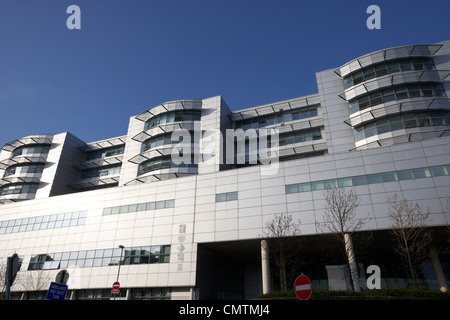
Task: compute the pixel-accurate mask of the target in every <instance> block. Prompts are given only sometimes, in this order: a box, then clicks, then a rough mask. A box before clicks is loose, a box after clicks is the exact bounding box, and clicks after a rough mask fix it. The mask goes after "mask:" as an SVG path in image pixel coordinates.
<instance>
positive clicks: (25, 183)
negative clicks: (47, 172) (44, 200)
mask: <svg viewBox="0 0 450 320" xmlns="http://www.w3.org/2000/svg"><path fill="white" fill-rule="evenodd" d="M38 186H39V181H38V180H36V178H18V179H17V182H11V183H10V184H8V185H4V186H1V187H0V203H6V202H14V201H19V200H28V199H33V198H34V196H35V194H36V191H37V189H38Z"/></svg>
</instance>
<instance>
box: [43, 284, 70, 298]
mask: <svg viewBox="0 0 450 320" xmlns="http://www.w3.org/2000/svg"><path fill="white" fill-rule="evenodd" d="M67 289H68V286H67V285H66V284H62V283H56V282H52V283H51V284H50V288H48V292H47V298H46V299H47V300H64V299H65V298H66V293H67Z"/></svg>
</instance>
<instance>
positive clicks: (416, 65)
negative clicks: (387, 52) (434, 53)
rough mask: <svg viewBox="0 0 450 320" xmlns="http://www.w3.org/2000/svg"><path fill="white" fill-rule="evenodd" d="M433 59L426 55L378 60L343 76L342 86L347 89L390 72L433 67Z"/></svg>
mask: <svg viewBox="0 0 450 320" xmlns="http://www.w3.org/2000/svg"><path fill="white" fill-rule="evenodd" d="M434 68H435V66H434V62H433V59H431V58H428V57H423V58H422V57H419V58H402V59H396V60H391V61H384V62H380V63H377V64H374V65H371V66H368V67H365V68H362V69H360V70H358V71H356V72H354V73H352V74H349V75H347V76H345V77H344V79H343V82H344V88H345V89H348V88H350V87H352V86H355V85H357V84H359V83H361V82H363V81H367V80H370V79H373V78H375V76H377V77H381V76H384V75H386V74H392V73H396V72H400V71H412V70H425V69H429V70H431V69H434Z"/></svg>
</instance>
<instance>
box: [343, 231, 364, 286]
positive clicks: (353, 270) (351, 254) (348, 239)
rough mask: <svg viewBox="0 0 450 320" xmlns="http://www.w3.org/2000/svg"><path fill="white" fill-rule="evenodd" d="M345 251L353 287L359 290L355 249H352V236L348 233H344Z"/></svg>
mask: <svg viewBox="0 0 450 320" xmlns="http://www.w3.org/2000/svg"><path fill="white" fill-rule="evenodd" d="M344 241H345V251H346V252H347V258H348V264H349V266H350V274H351V275H352V279H353V288H354V289H355V292H360V291H361V287H360V286H359V276H358V267H357V265H356V258H355V251H354V250H353V242H352V236H351V235H349V234H348V233H346V234H344Z"/></svg>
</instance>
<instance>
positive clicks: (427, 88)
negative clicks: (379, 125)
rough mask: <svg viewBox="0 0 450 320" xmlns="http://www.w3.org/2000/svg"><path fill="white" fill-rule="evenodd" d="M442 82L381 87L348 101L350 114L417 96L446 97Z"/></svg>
mask: <svg viewBox="0 0 450 320" xmlns="http://www.w3.org/2000/svg"><path fill="white" fill-rule="evenodd" d="M445 96H446V94H445V90H444V87H443V86H442V84H441V83H433V82H420V83H416V84H408V85H399V86H394V87H391V88H385V89H380V90H377V91H375V92H371V93H370V94H365V95H362V96H359V97H358V98H354V99H351V100H349V101H348V109H349V112H350V114H352V113H355V112H357V111H360V110H364V109H367V108H370V107H372V106H375V105H378V104H380V103H386V102H389V101H393V100H402V99H407V98H415V97H445Z"/></svg>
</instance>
